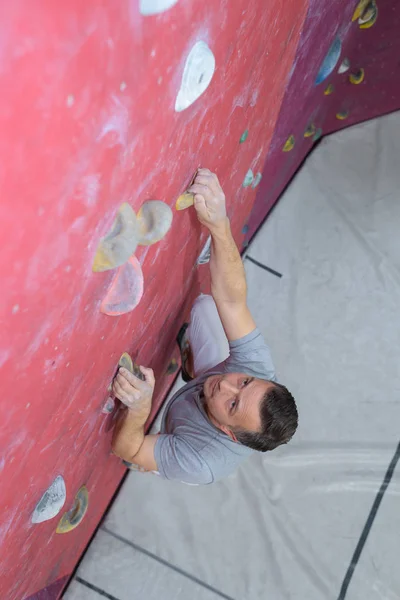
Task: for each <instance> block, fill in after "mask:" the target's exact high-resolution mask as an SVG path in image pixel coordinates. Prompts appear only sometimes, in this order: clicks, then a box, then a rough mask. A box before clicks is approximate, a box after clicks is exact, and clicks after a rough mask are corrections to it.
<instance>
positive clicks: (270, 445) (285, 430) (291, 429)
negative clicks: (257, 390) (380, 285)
mask: <svg viewBox="0 0 400 600" xmlns="http://www.w3.org/2000/svg"><path fill="white" fill-rule="evenodd" d="M271 383H272V384H273V387H272V388H270V389H269V390H268V392H266V394H265V396H264V398H263V399H262V400H261V405H260V417H261V431H244V430H239V431H235V435H236V438H237V440H238V441H239V442H240V443H241V444H244V445H245V446H249V448H253V450H258V451H259V452H267V451H268V450H274V449H275V448H277V447H278V446H281V445H282V444H287V442H288V441H289V440H290V439H291V438H292V437H293V435H294V433H295V431H296V429H297V424H298V413H297V408H296V402H295V400H294V398H293V396H292V394H291V393H290V392H289V390H288V389H287V388H286V387H285V386H284V385H281V384H280V383H276V382H272V381H271Z"/></svg>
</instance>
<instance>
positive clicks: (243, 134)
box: [239, 129, 249, 144]
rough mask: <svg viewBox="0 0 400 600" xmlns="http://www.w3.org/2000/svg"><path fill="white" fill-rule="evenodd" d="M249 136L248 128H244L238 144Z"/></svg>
mask: <svg viewBox="0 0 400 600" xmlns="http://www.w3.org/2000/svg"><path fill="white" fill-rule="evenodd" d="M248 136H249V130H248V129H245V130H244V131H243V133H242V135H241V136H240V140H239V144H243V142H245V141H246V140H247V138H248Z"/></svg>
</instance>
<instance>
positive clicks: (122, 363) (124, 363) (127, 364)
mask: <svg viewBox="0 0 400 600" xmlns="http://www.w3.org/2000/svg"><path fill="white" fill-rule="evenodd" d="M118 367H123V368H124V369H127V370H128V371H130V372H131V373H133V362H132V359H131V357H130V356H129V354H128V353H127V352H124V353H123V354H121V358H120V359H119V361H118Z"/></svg>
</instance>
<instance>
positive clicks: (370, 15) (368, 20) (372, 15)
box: [352, 0, 378, 29]
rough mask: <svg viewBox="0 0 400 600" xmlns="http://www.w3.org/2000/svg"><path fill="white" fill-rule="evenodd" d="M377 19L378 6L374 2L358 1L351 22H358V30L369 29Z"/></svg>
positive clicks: (367, 0)
mask: <svg viewBox="0 0 400 600" xmlns="http://www.w3.org/2000/svg"><path fill="white" fill-rule="evenodd" d="M377 18H378V6H377V4H376V2H375V0H360V2H359V3H358V4H357V8H356V10H355V11H354V14H353V18H352V21H357V20H358V25H359V26H360V29H369V28H370V27H372V25H374V24H375V23H376V20H377Z"/></svg>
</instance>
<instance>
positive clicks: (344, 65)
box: [338, 58, 350, 75]
mask: <svg viewBox="0 0 400 600" xmlns="http://www.w3.org/2000/svg"><path fill="white" fill-rule="evenodd" d="M349 69H350V61H349V59H348V58H345V59H344V60H343V61H342V62H341V64H340V67H339V68H338V73H339V74H340V75H342V73H346V71H348V70H349Z"/></svg>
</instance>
